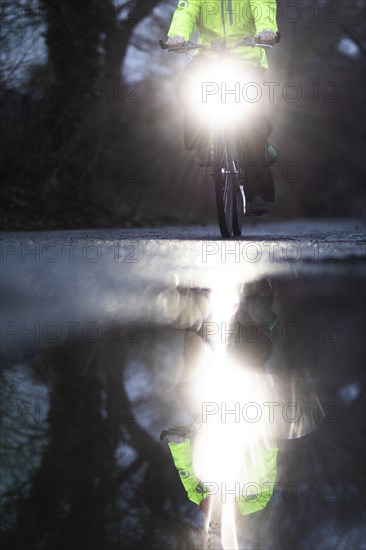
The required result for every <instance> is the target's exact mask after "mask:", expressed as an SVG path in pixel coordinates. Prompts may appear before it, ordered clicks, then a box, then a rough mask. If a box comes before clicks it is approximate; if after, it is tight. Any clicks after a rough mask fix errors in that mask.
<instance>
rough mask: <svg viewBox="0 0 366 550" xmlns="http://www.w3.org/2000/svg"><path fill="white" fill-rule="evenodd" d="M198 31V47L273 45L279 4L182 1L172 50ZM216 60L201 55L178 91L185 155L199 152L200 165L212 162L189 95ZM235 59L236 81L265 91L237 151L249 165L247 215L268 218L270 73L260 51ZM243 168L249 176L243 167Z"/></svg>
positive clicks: (237, 53) (236, 52)
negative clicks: (250, 40) (249, 41)
mask: <svg viewBox="0 0 366 550" xmlns="http://www.w3.org/2000/svg"><path fill="white" fill-rule="evenodd" d="M195 28H197V29H198V31H199V38H198V43H200V44H203V45H212V44H214V43H215V42H224V43H225V44H226V45H227V46H228V47H230V46H231V45H233V44H235V43H237V42H239V41H240V40H241V39H242V38H243V36H244V35H248V36H251V37H253V36H254V37H255V39H256V41H257V42H259V43H262V44H268V45H273V44H274V43H275V42H277V41H278V40H279V37H280V35H279V33H278V29H277V23H276V0H240V1H239V0H179V3H178V7H177V9H176V10H175V12H174V15H173V19H172V22H171V25H170V28H169V31H168V33H167V36H168V42H167V43H168V46H170V47H179V46H181V45H183V44H184V42H185V41H188V40H189V39H190V37H191V35H192V34H193V32H194V30H195ZM213 57H214V54H213V53H212V51H211V52H207V51H206V52H205V51H204V50H200V53H199V54H197V55H195V56H194V58H193V60H191V61H190V63H189V64H188V65H187V67H186V69H185V71H184V72H183V75H182V78H181V80H180V81H179V82H178V85H177V89H176V91H177V95H178V98H179V100H180V102H181V103H182V105H183V109H184V113H185V117H184V140H185V146H186V148H187V149H196V148H198V149H199V153H198V162H199V163H202V162H205V160H208V159H207V156H206V154H205V144H204V137H203V135H204V134H203V132H202V128H199V125H198V123H197V121H196V120H195V119H194V117H193V116H192V115H190V114H189V108H188V107H189V106H188V99H187V92H188V90H189V88H190V79H192V78H193V77H194V75H195V74H199V73H200V72H201V69H202V66H203V65H205V64H206V63H209V62H210V58H211V59H212V58H213ZM232 59H233V60H234V62H235V66H236V69H237V73H238V76H240V77H242V78H243V79H244V78H245V79H246V80H247V81H248V82H255V83H256V84H258V85H259V86H261V90H262V93H261V94H260V95H261V97H260V98H259V99H258V102H257V103H256V104H255V105H254V106H253V107H254V109H253V111H254V112H253V113H252V116H251V118H250V128H248V125H247V126H246V128H245V132H244V129H243V130H242V131H241V134H242V140H241V144H240V142H239V145H240V149H241V150H243V147H244V148H245V151H246V157H245V158H246V160H247V162H248V164H247V166H248V170H247V171H246V172H245V173H246V187H245V189H246V199H247V201H248V203H249V205H248V212H249V213H251V214H264V213H267V212H268V204H267V201H269V202H273V200H274V185H273V179H272V178H271V177H269V169H268V163H266V160H267V159H266V153H267V139H268V136H269V134H270V132H271V123H270V122H269V120H268V118H267V117H266V115H265V113H264V105H265V103H264V90H265V89H264V88H263V82H264V77H265V70H266V69H267V68H268V62H267V57H266V53H265V51H264V50H263V49H261V48H249V47H246V46H242V47H238V48H235V49H233V50H232ZM243 122H244V120H243ZM206 148H207V145H206ZM249 166H250V167H251V169H250V170H249ZM243 168H244V170H245V165H244V167H243ZM253 168H254V170H253ZM248 184H249V185H248Z"/></svg>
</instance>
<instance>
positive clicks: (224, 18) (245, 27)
mask: <svg viewBox="0 0 366 550" xmlns="http://www.w3.org/2000/svg"><path fill="white" fill-rule="evenodd" d="M276 12H277V6H276V0H179V2H178V7H177V9H176V10H175V12H174V15H173V19H172V22H171V25H170V28H169V31H168V36H175V35H179V36H182V37H183V38H184V40H189V39H190V37H191V35H192V34H193V32H194V30H195V28H196V27H197V29H198V31H199V33H200V36H199V39H198V43H200V44H205V45H211V43H212V42H213V41H215V40H223V39H226V44H227V46H228V47H230V45H233V44H235V43H236V42H239V41H240V40H241V39H242V38H243V36H244V35H248V36H250V37H254V35H255V34H256V33H258V32H261V31H263V30H271V31H273V32H277V30H278V29H277V23H276ZM200 53H204V54H205V52H204V51H203V50H202V51H201V52H200ZM232 54H233V56H234V58H236V60H237V61H238V62H240V63H241V64H243V63H244V64H245V65H254V66H256V67H262V68H264V69H267V68H268V62H267V56H266V53H265V51H264V50H263V49H261V48H251V47H248V46H241V47H239V48H235V49H234V50H233V52H232ZM210 57H212V54H211V55H210Z"/></svg>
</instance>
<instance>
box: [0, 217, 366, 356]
mask: <svg viewBox="0 0 366 550" xmlns="http://www.w3.org/2000/svg"><path fill="white" fill-rule="evenodd" d="M365 244H366V234H365V224H364V222H363V221H362V220H355V219H352V220H334V221H332V220H331V221H293V222H282V223H275V224H261V223H256V224H251V225H250V226H247V227H246V228H245V237H242V238H241V239H240V240H234V239H231V240H223V239H221V238H220V235H219V230H218V228H217V227H215V226H208V227H187V228H181V227H167V228H160V229H159V228H154V229H129V230H125V229H124V230H115V229H113V230H102V229H101V230H84V231H80V230H79V231H52V232H39V233H36V232H35V233H2V235H1V238H0V249H1V250H0V252H1V276H2V277H1V301H2V318H1V322H2V328H3V330H5V333H4V334H3V337H2V343H3V344H5V348H6V347H7V346H10V348H12V350H13V351H14V349H15V348H17V347H19V346H21V344H22V342H21V326H23V325H22V324H24V326H25V327H28V326H33V325H34V323H41V325H42V326H45V325H47V326H48V325H49V324H50V323H51V324H52V323H56V322H57V323H63V324H65V322H66V323H67V322H69V321H70V323H84V324H85V323H88V322H94V321H96V320H97V321H98V323H105V322H108V320H109V319H112V318H113V319H118V320H119V321H124V322H130V321H131V320H132V321H134V322H135V321H137V322H140V323H141V322H142V323H145V322H147V323H148V322H149V320H151V319H152V318H156V316H158V318H162V316H163V317H164V315H165V316H166V312H165V311H164V308H165V307H166V304H165V301H164V300H165V298H164V300H163V301H161V299H160V298H161V296H162V294H161V293H162V292H166V291H170V290H174V289H200V288H201V289H202V288H205V289H211V290H216V291H218V292H219V294H221V295H225V293H228V294H230V292H238V290H239V288H240V287H241V286H242V285H243V283H245V282H248V281H250V280H255V279H258V278H263V277H281V278H289V279H294V278H297V277H299V276H304V277H310V278H311V277H319V276H320V277H324V278H329V280H331V279H332V277H334V276H336V277H345V278H347V277H350V276H351V277H356V278H358V277H364V275H365V265H366V264H365V251H366V247H365ZM360 299H361V302H360V306H362V297H361V298H360ZM167 319H168V318H167ZM4 327H5V328H4Z"/></svg>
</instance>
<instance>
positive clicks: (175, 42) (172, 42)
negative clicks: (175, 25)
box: [167, 35, 184, 48]
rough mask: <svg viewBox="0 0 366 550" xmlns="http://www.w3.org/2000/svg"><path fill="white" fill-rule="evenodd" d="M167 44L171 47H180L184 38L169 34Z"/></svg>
mask: <svg viewBox="0 0 366 550" xmlns="http://www.w3.org/2000/svg"><path fill="white" fill-rule="evenodd" d="M167 44H168V46H169V47H170V48H178V47H179V46H183V44H184V38H183V37H182V36H178V35H176V36H169V38H168V41H167Z"/></svg>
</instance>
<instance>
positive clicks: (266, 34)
mask: <svg viewBox="0 0 366 550" xmlns="http://www.w3.org/2000/svg"><path fill="white" fill-rule="evenodd" d="M254 38H255V41H256V42H257V44H268V45H270V46H273V45H274V44H276V33H275V32H273V31H270V30H265V31H261V32H259V33H257V34H256V35H255V37H254Z"/></svg>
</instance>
